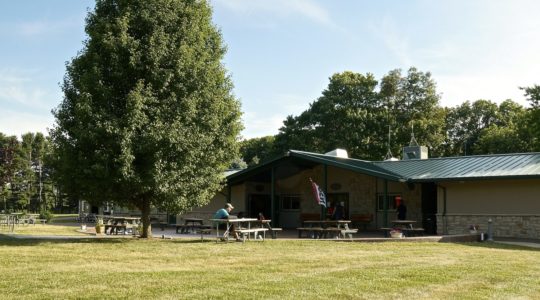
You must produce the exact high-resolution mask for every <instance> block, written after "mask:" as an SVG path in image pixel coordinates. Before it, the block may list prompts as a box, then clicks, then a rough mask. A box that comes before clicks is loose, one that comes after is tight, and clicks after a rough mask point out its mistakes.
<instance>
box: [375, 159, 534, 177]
mask: <svg viewBox="0 0 540 300" xmlns="http://www.w3.org/2000/svg"><path fill="white" fill-rule="evenodd" d="M373 164H374V165H377V166H379V167H381V168H383V169H385V170H388V171H391V172H394V173H397V174H400V175H401V176H403V177H406V178H407V179H408V181H410V182H423V181H443V180H471V179H496V178H505V179H508V178H540V153H519V154H495V155H477V156H461V157H446V158H430V159H413V160H400V161H382V162H373Z"/></svg>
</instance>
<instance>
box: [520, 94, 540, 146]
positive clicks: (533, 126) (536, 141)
mask: <svg viewBox="0 0 540 300" xmlns="http://www.w3.org/2000/svg"><path fill="white" fill-rule="evenodd" d="M521 89H522V90H524V91H525V97H527V100H528V101H529V103H530V105H531V107H530V109H529V112H530V114H529V115H528V116H527V118H528V120H527V124H528V129H529V132H530V134H531V144H532V145H533V150H534V151H540V85H536V84H535V85H533V86H531V87H525V88H521Z"/></svg>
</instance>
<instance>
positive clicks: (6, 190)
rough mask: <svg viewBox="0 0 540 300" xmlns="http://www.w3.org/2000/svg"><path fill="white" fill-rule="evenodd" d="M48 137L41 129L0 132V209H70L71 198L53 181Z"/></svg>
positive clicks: (37, 211)
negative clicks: (14, 133)
mask: <svg viewBox="0 0 540 300" xmlns="http://www.w3.org/2000/svg"><path fill="white" fill-rule="evenodd" d="M50 145H51V144H50V141H49V139H48V138H47V137H45V136H44V135H43V134H42V133H26V134H23V135H22V136H21V139H20V140H19V139H18V138H17V137H16V136H7V135H5V134H3V133H0V211H4V212H20V211H26V212H31V213H42V212H46V211H54V212H72V211H74V210H76V205H77V203H76V200H73V199H70V198H68V197H67V195H66V194H65V193H64V192H63V191H62V188H61V187H60V186H59V185H58V184H56V183H55V180H54V172H53V169H54V168H53V160H52V158H53V157H52V153H51V147H50Z"/></svg>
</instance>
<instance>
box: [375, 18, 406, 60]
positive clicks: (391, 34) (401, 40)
mask: <svg viewBox="0 0 540 300" xmlns="http://www.w3.org/2000/svg"><path fill="white" fill-rule="evenodd" d="M369 26H370V29H371V31H372V32H373V35H374V36H375V37H378V38H379V39H380V40H381V41H382V42H383V44H384V46H386V48H387V50H389V51H390V52H391V53H393V54H394V56H395V57H396V59H397V60H398V61H399V64H400V65H402V66H411V64H412V59H411V53H410V52H411V50H410V46H409V40H408V39H407V36H406V35H405V34H404V33H403V32H400V30H399V27H398V25H397V24H396V23H395V22H394V20H393V19H392V18H391V17H388V16H385V17H384V18H382V20H381V22H380V23H376V24H374V23H372V24H370V25H369Z"/></svg>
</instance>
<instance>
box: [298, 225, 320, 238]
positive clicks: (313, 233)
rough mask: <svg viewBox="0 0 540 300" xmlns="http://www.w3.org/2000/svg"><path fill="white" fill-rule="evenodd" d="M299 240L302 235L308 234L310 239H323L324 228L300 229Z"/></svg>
mask: <svg viewBox="0 0 540 300" xmlns="http://www.w3.org/2000/svg"><path fill="white" fill-rule="evenodd" d="M296 230H298V238H301V237H302V233H306V234H307V236H306V237H308V238H321V237H322V232H323V231H324V228H322V227H298V228H296Z"/></svg>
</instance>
